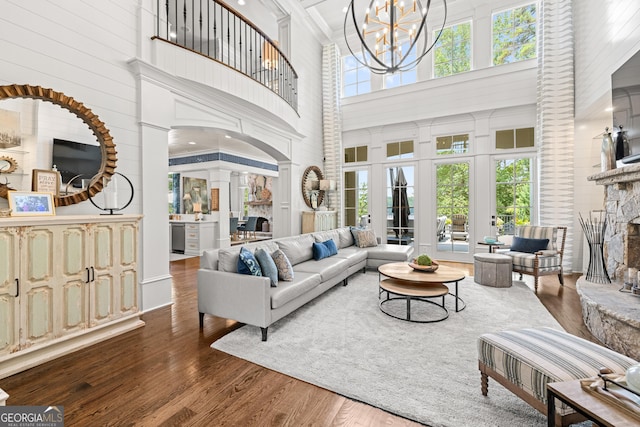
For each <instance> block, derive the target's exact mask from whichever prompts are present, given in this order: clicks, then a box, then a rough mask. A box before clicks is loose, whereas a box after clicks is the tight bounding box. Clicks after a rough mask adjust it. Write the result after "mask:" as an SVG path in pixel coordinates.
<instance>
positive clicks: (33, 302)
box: [0, 215, 144, 378]
mask: <svg viewBox="0 0 640 427" xmlns="http://www.w3.org/2000/svg"><path fill="white" fill-rule="evenodd" d="M139 219H140V217H139V216H133V215H118V216H117V217H116V216H113V217H109V216H61V217H56V218H53V219H52V218H50V217H49V218H30V219H20V218H11V219H4V220H3V221H2V223H0V259H1V261H0V325H1V326H0V367H1V368H0V378H3V377H5V376H8V375H12V374H14V373H16V372H19V371H21V370H24V369H27V368H29V367H31V366H35V365H37V364H38V363H41V362H42V361H46V360H50V359H51V358H53V357H57V356H60V355H62V354H66V353H69V352H71V351H73V350H75V349H77V348H80V347H84V346H86V345H90V344H92V343H95V342H98V341H101V340H104V339H106V338H110V337H112V336H114V335H116V334H119V333H123V332H126V331H128V330H131V329H133V328H136V327H139V326H142V325H144V323H143V322H142V321H141V320H140V318H139V317H140V315H139V313H138V311H139V309H138V299H139V298H138V284H137V257H138V227H139Z"/></svg>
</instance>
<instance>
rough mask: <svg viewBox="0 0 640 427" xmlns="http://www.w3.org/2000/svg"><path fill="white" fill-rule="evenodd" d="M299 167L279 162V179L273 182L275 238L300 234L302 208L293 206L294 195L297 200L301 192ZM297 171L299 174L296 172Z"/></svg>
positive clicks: (300, 198) (300, 197)
mask: <svg viewBox="0 0 640 427" xmlns="http://www.w3.org/2000/svg"><path fill="white" fill-rule="evenodd" d="M299 169H300V167H299V166H297V167H296V166H294V165H293V164H292V163H291V162H289V161H287V162H278V178H277V179H274V180H273V187H274V189H273V230H271V231H272V232H273V237H274V238H276V237H285V236H291V235H294V234H300V222H301V216H302V215H301V213H300V212H301V210H302V209H301V207H300V206H292V204H293V202H292V199H293V197H294V196H293V194H294V192H295V193H296V199H299V200H302V196H297V194H298V193H299V192H300V180H301V179H302V173H301V172H300V171H299ZM296 171H297V172H296Z"/></svg>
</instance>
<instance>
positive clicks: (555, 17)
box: [536, 0, 575, 272]
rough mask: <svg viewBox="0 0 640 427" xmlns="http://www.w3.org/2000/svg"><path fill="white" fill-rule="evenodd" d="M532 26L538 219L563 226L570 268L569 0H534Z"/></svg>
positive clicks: (571, 127) (571, 125)
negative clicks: (535, 71)
mask: <svg viewBox="0 0 640 427" xmlns="http://www.w3.org/2000/svg"><path fill="white" fill-rule="evenodd" d="M538 28H539V31H538V34H539V35H538V89H537V92H538V102H537V105H538V111H537V126H536V136H537V145H538V158H539V163H538V165H539V166H538V172H539V182H540V187H539V197H538V206H539V222H540V224H541V225H553V226H566V227H567V228H568V230H567V240H566V244H565V252H564V263H565V266H564V267H565V272H570V271H571V260H572V257H573V256H572V252H573V242H574V240H575V239H574V230H573V224H574V206H573V198H574V185H573V175H574V173H573V171H574V160H573V155H574V140H573V139H574V77H573V75H574V74H573V20H572V1H567V0H542V1H540V4H539V10H538Z"/></svg>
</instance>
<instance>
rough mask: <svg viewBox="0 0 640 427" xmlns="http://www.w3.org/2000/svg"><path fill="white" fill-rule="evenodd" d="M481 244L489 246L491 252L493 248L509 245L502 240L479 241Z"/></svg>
mask: <svg viewBox="0 0 640 427" xmlns="http://www.w3.org/2000/svg"><path fill="white" fill-rule="evenodd" d="M478 244H479V245H483V246H489V253H490V254H491V253H493V248H500V247H502V246H508V245H507V244H506V243H502V242H494V243H487V242H478Z"/></svg>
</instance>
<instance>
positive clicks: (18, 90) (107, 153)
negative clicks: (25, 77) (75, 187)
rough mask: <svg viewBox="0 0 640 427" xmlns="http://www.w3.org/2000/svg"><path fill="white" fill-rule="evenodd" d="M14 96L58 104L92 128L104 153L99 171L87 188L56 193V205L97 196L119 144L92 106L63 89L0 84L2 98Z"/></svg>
mask: <svg viewBox="0 0 640 427" xmlns="http://www.w3.org/2000/svg"><path fill="white" fill-rule="evenodd" d="M12 98H30V99H39V100H42V101H47V102H51V103H53V104H55V105H58V106H59V107H61V108H63V109H65V110H67V111H69V112H70V113H72V114H74V115H75V116H76V117H78V118H79V119H80V120H82V121H83V122H84V123H85V124H86V125H87V126H89V129H90V130H91V132H93V134H94V135H95V137H96V138H97V140H98V143H99V144H100V152H101V154H102V160H101V164H100V170H99V171H98V173H97V174H96V175H95V176H94V177H93V178H92V179H91V183H90V185H89V187H88V188H87V191H78V192H75V193H72V194H68V195H63V196H54V202H55V205H56V206H68V205H73V204H75V203H80V202H82V201H84V200H87V199H88V197H89V195H91V196H94V195H96V194H97V193H99V192H100V191H102V187H103V184H102V181H103V180H102V178H110V177H111V176H113V174H114V172H115V169H116V160H117V156H116V155H117V152H116V146H115V144H114V143H113V138H112V137H111V135H110V134H109V130H108V129H107V128H106V126H105V125H104V123H103V122H102V121H101V120H100V119H99V118H98V116H97V115H95V114H93V112H91V110H90V109H89V108H87V107H85V106H84V105H83V104H82V103H81V102H78V101H76V100H75V99H73V98H72V97H70V96H66V95H65V94H63V93H61V92H56V91H54V90H53V89H47V88H43V87H40V86H31V85H7V86H0V100H2V99H12Z"/></svg>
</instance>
